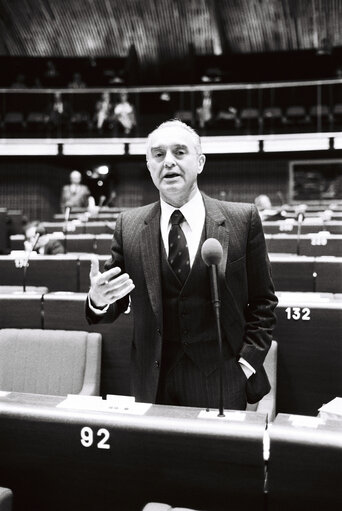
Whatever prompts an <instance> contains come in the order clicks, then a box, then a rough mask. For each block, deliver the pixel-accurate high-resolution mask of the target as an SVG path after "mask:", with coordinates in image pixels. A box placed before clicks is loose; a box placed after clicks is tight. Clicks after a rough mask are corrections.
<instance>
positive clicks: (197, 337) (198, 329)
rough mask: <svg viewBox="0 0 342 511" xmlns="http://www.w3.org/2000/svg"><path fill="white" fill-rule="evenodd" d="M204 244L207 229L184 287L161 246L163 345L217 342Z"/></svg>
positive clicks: (203, 233)
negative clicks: (204, 256)
mask: <svg viewBox="0 0 342 511" xmlns="http://www.w3.org/2000/svg"><path fill="white" fill-rule="evenodd" d="M204 240H205V227H204V229H203V232H202V236H201V240H200V243H199V248H198V250H197V254H196V257H195V260H194V262H193V265H192V268H191V270H190V272H189V275H188V278H187V280H186V281H185V283H184V285H183V286H182V284H181V283H180V281H179V280H178V278H177V277H176V275H175V273H174V272H173V270H172V268H171V266H170V265H169V263H168V260H167V258H166V252H165V250H164V246H163V244H162V242H161V244H162V250H161V254H162V256H161V277H162V301H163V322H164V324H163V332H164V336H163V342H164V343H166V344H167V343H181V344H182V345H183V346H187V345H190V344H192V343H197V342H204V341H213V340H215V339H216V325H215V316H214V313H213V309H212V304H211V292H210V280H209V271H208V267H207V266H206V265H205V263H204V262H203V260H202V257H201V247H202V244H203V242H204Z"/></svg>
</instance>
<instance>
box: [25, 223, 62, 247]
mask: <svg viewBox="0 0 342 511" xmlns="http://www.w3.org/2000/svg"><path fill="white" fill-rule="evenodd" d="M37 229H38V232H42V234H41V235H40V237H39V239H38V241H37V243H36V246H35V247H34V250H35V252H38V254H44V255H55V254H64V247H63V245H62V244H61V242H60V241H58V240H56V239H53V238H51V237H50V236H49V235H48V234H46V232H45V229H44V227H43V225H42V224H41V223H40V222H38V220H35V221H33V222H29V223H28V224H26V226H25V227H24V233H25V241H24V247H25V250H26V252H30V251H31V250H32V248H33V245H34V243H35V240H36V234H37Z"/></svg>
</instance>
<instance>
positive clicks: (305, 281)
mask: <svg viewBox="0 0 342 511" xmlns="http://www.w3.org/2000/svg"><path fill="white" fill-rule="evenodd" d="M270 261H271V265H272V276H273V282H274V287H275V289H276V291H278V290H279V291H314V277H313V273H314V263H315V258H314V257H307V256H296V255H292V254H283V255H280V254H273V253H272V254H270Z"/></svg>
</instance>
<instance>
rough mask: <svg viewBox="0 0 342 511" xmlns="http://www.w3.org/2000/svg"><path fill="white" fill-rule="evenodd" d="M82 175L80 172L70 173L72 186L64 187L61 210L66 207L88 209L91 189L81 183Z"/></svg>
mask: <svg viewBox="0 0 342 511" xmlns="http://www.w3.org/2000/svg"><path fill="white" fill-rule="evenodd" d="M81 180H82V175H81V173H80V172H79V171H78V170H73V171H72V172H71V173H70V184H69V185H64V186H63V190H62V195H61V210H62V212H63V213H64V210H65V208H66V207H70V208H76V207H77V208H86V207H87V206H88V199H89V196H90V191H89V188H88V187H87V186H86V185H83V184H82V183H81Z"/></svg>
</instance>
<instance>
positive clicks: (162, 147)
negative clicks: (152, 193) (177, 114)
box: [147, 126, 205, 207]
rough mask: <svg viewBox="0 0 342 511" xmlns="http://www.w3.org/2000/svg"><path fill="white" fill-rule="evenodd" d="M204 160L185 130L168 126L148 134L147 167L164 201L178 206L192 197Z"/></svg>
mask: <svg viewBox="0 0 342 511" xmlns="http://www.w3.org/2000/svg"><path fill="white" fill-rule="evenodd" d="M204 163H205V156H204V154H198V152H197V150H196V146H195V139H194V137H193V135H192V134H191V133H189V132H188V131H187V130H186V129H184V128H182V127H180V126H168V127H164V128H160V129H159V130H157V131H156V132H155V133H153V135H152V136H151V139H150V146H149V148H148V151H147V167H148V170H149V171H150V174H151V178H152V181H153V183H154V185H155V186H156V187H157V188H158V190H159V192H160V195H161V197H162V199H164V200H165V202H167V203H168V204H171V205H172V206H175V207H181V206H182V205H183V204H185V203H186V202H188V201H189V200H190V199H191V198H192V197H193V196H194V194H195V192H196V190H197V176H198V174H200V173H201V172H202V170H203V167H204Z"/></svg>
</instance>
